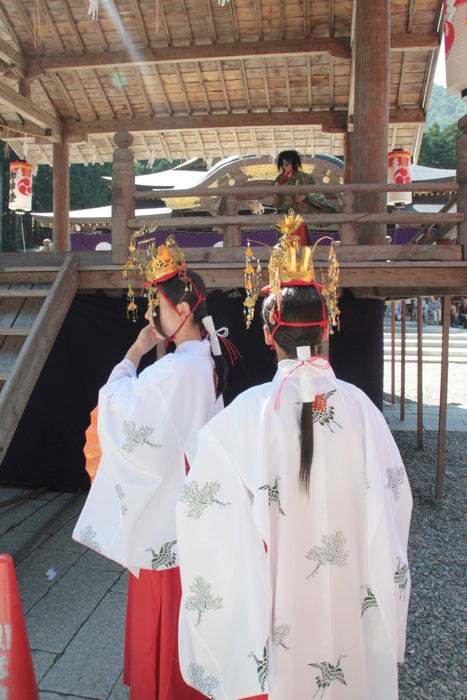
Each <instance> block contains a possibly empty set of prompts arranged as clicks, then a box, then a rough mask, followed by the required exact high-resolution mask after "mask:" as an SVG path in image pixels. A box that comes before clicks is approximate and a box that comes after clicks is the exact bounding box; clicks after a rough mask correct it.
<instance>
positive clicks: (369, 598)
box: [361, 586, 378, 617]
mask: <svg viewBox="0 0 467 700" xmlns="http://www.w3.org/2000/svg"><path fill="white" fill-rule="evenodd" d="M362 588H363V589H366V593H365V595H364V597H363V600H362V614H361V617H363V615H364V614H365V613H366V611H367V610H369V609H370V608H377V607H378V601H377V600H376V597H375V594H374V593H373V591H372V590H371V588H370V587H369V586H362Z"/></svg>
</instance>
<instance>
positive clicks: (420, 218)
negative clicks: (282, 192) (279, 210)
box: [128, 212, 463, 229]
mask: <svg viewBox="0 0 467 700" xmlns="http://www.w3.org/2000/svg"><path fill="white" fill-rule="evenodd" d="M258 218H259V217H258V216H255V215H253V214H252V215H247V214H246V215H239V216H234V217H228V216H213V217H211V219H208V220H206V217H204V216H173V217H170V216H138V217H137V218H134V219H131V220H130V221H129V222H128V225H129V227H130V228H135V229H137V228H140V227H141V226H150V225H156V226H164V227H168V228H176V227H177V226H180V227H182V228H183V227H193V228H205V227H206V225H207V221H209V223H210V225H211V226H221V225H223V226H224V225H227V224H239V225H240V226H243V227H244V228H251V227H253V228H254V227H256V226H258V224H259V223H261V226H274V225H275V224H276V223H277V214H264V215H263V216H261V218H260V219H259V220H258ZM462 218H463V216H462V214H421V213H419V212H413V213H412V212H410V213H407V214H405V213H401V214H386V213H383V212H376V213H365V212H358V213H356V214H346V213H342V214H304V215H303V220H304V221H305V223H307V224H314V225H318V224H326V225H328V224H345V223H352V222H353V223H358V224H385V225H386V226H387V225H388V224H394V223H397V224H407V225H409V224H412V225H413V224H418V223H421V224H424V223H427V222H433V221H436V222H437V223H452V224H453V225H454V224H456V223H458V222H459V221H460V220H461V219H462Z"/></svg>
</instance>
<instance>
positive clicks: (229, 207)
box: [224, 194, 242, 247]
mask: <svg viewBox="0 0 467 700" xmlns="http://www.w3.org/2000/svg"><path fill="white" fill-rule="evenodd" d="M225 213H226V214H227V216H237V215H238V200H237V197H236V196H235V195H234V194H228V195H227V198H226V207H225ZM240 245H242V229H241V228H240V226H238V225H234V224H232V225H229V226H226V227H225V228H224V247H226V246H230V247H231V246H240Z"/></svg>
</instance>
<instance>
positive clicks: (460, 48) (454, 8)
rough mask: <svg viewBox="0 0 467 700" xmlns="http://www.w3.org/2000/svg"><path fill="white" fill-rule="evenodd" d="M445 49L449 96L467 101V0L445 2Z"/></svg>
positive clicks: (448, 0) (446, 0) (447, 0)
mask: <svg viewBox="0 0 467 700" xmlns="http://www.w3.org/2000/svg"><path fill="white" fill-rule="evenodd" d="M444 48H445V51H446V87H447V89H448V94H449V95H459V97H462V98H463V99H464V100H467V68H466V66H467V0H445V2H444Z"/></svg>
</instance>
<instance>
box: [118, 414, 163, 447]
mask: <svg viewBox="0 0 467 700" xmlns="http://www.w3.org/2000/svg"><path fill="white" fill-rule="evenodd" d="M153 432H154V428H150V427H149V426H147V425H139V426H138V425H136V423H135V421H134V420H124V421H123V437H124V438H125V441H124V443H123V445H122V450H125V452H133V450H136V448H137V447H141V446H142V445H148V446H149V447H160V445H156V444H154V443H153V442H151V441H150V440H148V438H149V436H150V435H152V434H153Z"/></svg>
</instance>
